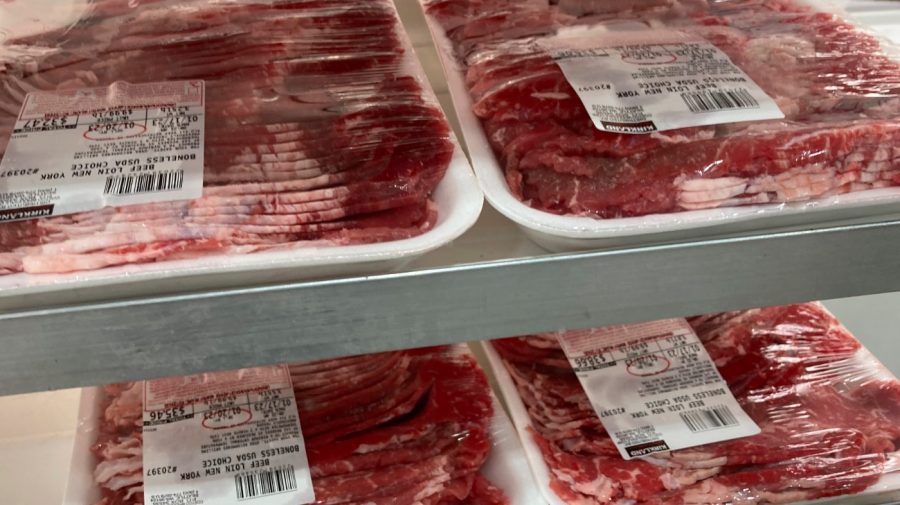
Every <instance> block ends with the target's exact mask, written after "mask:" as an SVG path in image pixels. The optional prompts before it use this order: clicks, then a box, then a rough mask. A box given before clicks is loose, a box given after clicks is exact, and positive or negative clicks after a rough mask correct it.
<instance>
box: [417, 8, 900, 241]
mask: <svg viewBox="0 0 900 505" xmlns="http://www.w3.org/2000/svg"><path fill="white" fill-rule="evenodd" d="M424 4H425V7H426V12H427V13H429V15H430V18H431V22H432V28H433V32H435V33H436V39H437V40H438V42H439V45H443V44H444V43H446V44H448V45H449V47H444V48H443V49H444V52H445V53H448V52H450V51H452V52H453V53H454V56H450V55H448V54H445V58H447V61H445V69H447V71H448V74H451V73H457V72H458V73H459V74H460V75H458V76H451V75H448V80H449V81H450V84H451V91H454V95H455V96H454V98H455V99H458V101H460V102H461V104H460V105H459V108H460V109H469V110H459V111H458V112H459V113H460V117H461V121H462V122H463V131H464V132H465V133H466V136H467V143H468V144H469V145H471V146H473V147H472V149H473V164H474V165H475V168H476V172H477V173H478V175H479V178H480V179H481V182H482V186H483V188H484V189H485V192H486V196H487V197H488V199H489V200H490V201H491V203H492V204H494V205H495V206H496V207H498V209H500V210H501V211H502V212H503V213H504V214H505V215H507V216H508V217H511V218H512V219H514V220H516V221H517V222H518V223H520V224H522V225H523V226H525V227H527V228H529V229H530V230H531V231H532V232H537V233H538V234H548V235H553V236H556V237H565V238H566V239H599V238H605V239H612V238H621V237H628V236H635V235H640V234H644V235H649V234H659V233H665V232H681V233H680V234H679V236H680V237H683V236H685V235H686V234H688V233H694V234H700V233H701V232H702V231H701V230H702V229H708V228H711V227H716V226H718V227H719V228H720V230H721V228H722V227H723V226H727V225H728V224H733V223H738V222H745V221H750V220H757V221H758V222H759V224H757V226H759V225H760V224H761V225H765V224H769V225H772V224H780V225H783V224H797V223H799V222H803V221H806V222H810V221H813V220H817V219H818V220H821V219H825V218H828V217H830V218H835V217H837V218H845V217H856V216H858V215H859V214H860V213H859V212H856V213H855V214H854V213H853V210H858V208H859V207H864V206H869V208H870V212H884V207H882V208H880V209H878V208H875V206H876V205H882V206H884V204H886V202H889V201H893V202H896V198H897V195H898V192H897V191H896V190H895V189H893V188H892V187H893V186H896V185H897V182H896V181H895V172H896V170H897V166H898V158H897V153H896V152H895V151H896V150H895V149H892V148H890V147H888V146H891V145H893V144H896V143H897V136H898V123H897V112H898V110H900V109H898V107H900V106H898V103H900V101H898V100H900V99H898V96H900V66H898V64H897V63H896V58H895V56H896V55H895V54H888V53H893V52H894V51H895V50H894V49H893V48H890V47H885V46H883V45H882V44H881V43H880V42H879V41H878V40H877V39H876V38H875V37H873V36H871V35H869V34H867V33H866V32H864V31H863V30H860V29H858V28H856V27H854V26H852V25H850V24H848V23H847V22H845V21H843V20H842V19H840V18H839V17H838V16H836V15H834V14H830V13H824V12H818V11H814V10H811V8H810V7H808V6H807V4H805V3H803V2H801V1H793V0H785V1H777V2H758V1H750V0H746V1H745V0H740V1H738V0H734V1H726V2H702V1H697V2H694V1H682V2H675V1H659V2H657V1H651V2H559V5H548V4H547V2H528V3H527V4H522V5H512V4H511V3H509V2H503V1H501V0H497V1H484V2H471V1H470V2H466V1H453V0H448V1H432V2H427V1H426V2H424ZM476 4H477V5H476ZM815 5H816V7H822V5H820V4H818V3H817V4H815ZM588 28H591V29H593V30H594V31H595V33H599V32H604V33H608V32H610V31H614V32H621V33H628V34H630V35H634V36H636V37H637V38H638V39H640V38H641V37H642V36H644V35H646V42H647V43H650V42H652V41H653V40H654V37H655V36H656V34H657V33H659V32H660V31H661V30H674V31H677V32H679V33H682V34H690V35H691V36H698V37H700V38H702V39H704V40H706V41H709V42H711V43H712V44H714V45H715V46H716V47H718V48H719V49H720V50H721V51H723V52H724V53H725V54H726V55H727V56H728V57H729V58H730V59H731V61H732V62H733V63H734V64H735V65H736V66H737V67H739V68H741V69H742V70H743V71H744V72H745V73H746V74H747V75H748V76H749V77H750V78H751V79H752V80H753V81H754V82H755V83H756V84H757V85H759V87H760V88H761V89H762V90H763V91H765V93H766V94H767V95H768V96H769V97H771V98H772V99H773V100H774V102H775V103H776V104H777V105H778V106H779V108H780V109H781V111H782V112H783V113H784V115H785V118H784V119H778V120H766V121H747V122H743V121H738V122H731V123H725V124H719V125H709V126H696V127H689V128H680V129H674V130H666V131H657V132H653V133H649V134H621V133H610V132H606V131H600V130H598V129H597V128H595V126H594V124H593V123H592V121H591V118H590V116H589V114H588V112H587V111H586V110H585V106H584V105H583V104H582V103H581V101H580V100H579V96H578V94H577V93H576V91H575V90H574V89H573V87H572V86H571V85H570V84H569V82H568V81H567V80H566V77H565V76H564V74H563V71H562V70H561V69H560V67H559V66H558V65H557V64H556V63H555V62H554V61H553V60H552V59H551V57H550V55H549V54H548V53H547V51H545V50H544V49H543V48H542V46H541V45H540V43H541V42H542V41H548V40H550V41H552V40H557V41H558V40H560V39H562V38H564V37H569V36H571V35H572V34H573V33H579V34H581V35H582V36H584V35H585V34H589V33H591V32H590V31H588V30H587V29H588ZM451 60H452V61H451ZM598 80H602V79H598ZM455 85H458V86H460V87H464V88H465V91H462V90H454V86H455ZM462 93H465V94H466V95H468V96H467V97H466V98H465V99H462V100H459V98H460V97H459V96H458V95H460V94H462ZM467 115H474V117H475V118H477V119H474V118H473V119H472V120H469V119H467V118H466V117H465V116H467ZM467 123H468V124H467ZM467 126H468V128H467ZM476 128H477V129H478V130H482V131H480V132H475V131H473V130H474V129H476ZM470 137H472V138H470ZM481 149H484V150H486V151H488V153H487V154H486V153H484V152H480V150H481ZM488 157H490V158H491V159H484V160H481V159H479V158H488ZM480 164H486V165H493V167H490V166H488V167H487V168H485V167H484V166H479V165H480ZM494 170H500V171H502V173H501V174H494V173H492V172H493V171H494ZM500 181H503V182H500ZM501 185H502V187H500V186H501ZM879 188H890V189H879ZM859 192H864V193H863V194H862V195H859ZM520 202H521V203H524V204H525V205H527V206H529V207H530V208H531V209H537V210H540V211H542V213H544V214H547V215H544V216H542V215H540V213H535V212H530V209H529V208H527V207H525V206H524V205H519V203H520ZM841 210H843V211H846V212H844V213H841V212H840V211H841ZM800 214H805V215H804V216H802V217H793V216H798V215H800ZM828 214H830V215H828ZM583 218H587V219H583ZM761 218H769V219H768V222H764V221H761ZM591 220H600V221H601V222H600V223H592V222H591ZM748 227H749V226H747V225H744V229H746V228H748ZM542 243H544V244H547V245H549V246H550V247H552V248H553V249H568V248H574V247H575V246H573V244H572V241H569V243H560V242H557V243H553V242H551V241H550V239H547V240H544V241H542ZM584 245H586V244H582V246H584ZM592 245H599V244H598V243H594V244H592Z"/></svg>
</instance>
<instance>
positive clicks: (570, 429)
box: [493, 304, 900, 505]
mask: <svg viewBox="0 0 900 505" xmlns="http://www.w3.org/2000/svg"><path fill="white" fill-rule="evenodd" d="M688 322H689V323H690V325H691V326H692V327H693V328H694V330H695V331H696V333H697V335H698V336H699V337H700V340H701V341H702V342H703V345H704V346H705V348H706V350H707V351H708V353H709V355H710V357H711V358H712V360H713V362H714V363H715V365H716V367H717V368H718V369H719V372H720V373H721V375H722V377H723V378H724V380H725V381H726V382H727V384H728V386H729V388H730V389H731V391H732V393H733V394H734V396H735V398H736V399H737V401H738V402H739V404H740V405H741V407H742V408H743V409H744V411H745V412H746V413H747V414H748V415H749V416H750V417H751V418H752V419H753V420H754V421H755V422H756V424H757V425H758V426H759V428H760V429H761V433H759V434H758V435H753V436H749V437H744V438H736V439H732V440H728V441H723V442H718V443H713V444H707V445H701V446H697V447H693V448H687V449H680V450H674V451H668V452H660V453H654V454H652V455H650V456H647V457H643V458H636V459H631V460H627V461H626V460H624V459H623V458H622V457H621V456H620V455H619V452H618V450H617V449H616V447H615V446H614V444H613V441H612V439H611V438H610V437H609V436H608V435H607V433H606V431H605V430H604V428H603V425H602V424H601V423H600V420H599V418H598V417H597V414H596V413H595V411H594V409H593V408H592V405H591V402H590V401H589V400H588V397H587V396H586V395H585V393H584V390H583V389H582V386H581V384H580V383H579V380H578V378H577V377H576V375H575V373H574V372H573V371H572V368H571V367H570V366H569V362H568V361H567V359H566V356H565V354H564V353H563V351H562V350H561V348H560V346H559V344H558V341H557V339H556V336H555V335H552V334H548V335H538V336H527V337H521V338H509V339H503V340H497V341H494V342H493V347H494V349H495V350H496V351H497V352H498V354H499V355H500V357H501V360H502V361H503V363H504V365H505V368H506V369H507V370H508V371H509V374H510V376H511V377H512V380H513V382H514V383H515V388H516V389H517V390H518V395H519V397H520V398H521V400H522V402H523V404H524V406H525V408H526V409H527V412H528V417H529V418H530V426H529V427H528V428H527V430H528V433H527V434H524V433H523V436H527V437H532V438H533V441H534V442H535V443H536V444H537V446H539V448H540V452H541V453H542V455H543V459H544V461H545V463H546V465H547V467H549V472H548V473H549V474H550V480H551V481H550V482H549V483H548V484H546V485H549V487H550V488H551V489H552V491H553V492H554V493H555V494H556V495H557V496H558V497H559V498H560V499H561V500H562V501H563V502H565V503H578V504H588V503H595V504H599V503H618V504H625V503H627V504H632V505H635V504H660V505H662V504H667V505H679V504H696V505H700V504H704V505H706V504H716V505H719V504H722V505H724V504H730V503H734V504H737V503H741V504H767V503H787V502H794V501H800V500H810V499H815V498H821V497H830V496H838V495H847V494H853V493H859V492H861V491H863V490H865V489H867V488H869V487H870V486H872V485H873V484H875V483H876V482H878V481H879V479H880V478H882V476H883V475H884V474H887V473H890V472H895V471H897V469H898V468H900V467H898V466H897V457H898V453H897V451H898V449H900V382H898V381H897V380H896V379H893V378H886V377H889V375H884V374H879V373H878V372H875V370H874V369H875V366H874V365H873V364H872V363H868V362H867V363H861V362H859V361H857V360H856V359H857V358H858V356H857V352H858V351H859V350H860V347H861V346H860V343H859V342H858V341H857V340H856V339H855V338H854V337H853V336H851V335H850V334H849V333H848V332H847V330H846V329H844V328H843V327H842V326H841V324H840V323H839V322H838V321H837V320H836V319H835V318H834V317H833V316H831V315H830V314H829V313H828V312H826V311H825V310H824V309H823V308H822V307H821V306H820V305H818V304H801V305H789V306H781V307H770V308H764V309H755V310H747V311H740V312H727V313H721V314H714V315H710V316H701V317H694V318H689V320H688Z"/></svg>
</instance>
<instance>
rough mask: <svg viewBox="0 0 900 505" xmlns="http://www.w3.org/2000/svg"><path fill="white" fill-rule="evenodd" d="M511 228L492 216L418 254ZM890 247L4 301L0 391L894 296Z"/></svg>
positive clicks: (568, 257)
mask: <svg viewBox="0 0 900 505" xmlns="http://www.w3.org/2000/svg"><path fill="white" fill-rule="evenodd" d="M494 218H496V219H497V220H498V222H497V223H491V220H492V219H494ZM495 226H499V227H500V228H496V227H495ZM509 228H512V229H509ZM517 233H518V232H517V231H516V230H515V229H514V227H512V225H506V224H505V223H503V222H502V221H499V217H497V216H494V215H493V214H488V215H487V216H486V217H485V219H483V222H482V223H480V224H479V228H478V229H476V230H474V231H473V232H472V233H470V234H469V235H467V236H466V238H464V239H462V240H461V241H460V242H461V243H459V244H457V245H456V247H455V250H454V249H453V248H451V249H450V250H448V251H442V252H441V253H440V254H438V255H437V256H433V257H429V258H426V259H425V260H423V263H424V264H428V263H429V262H430V263H441V261H442V259H443V258H442V257H441V256H442V255H443V256H446V257H452V258H456V259H457V260H459V258H464V257H465V256H466V255H467V254H475V251H481V252H480V253H478V254H484V252H485V251H490V250H491V249H486V248H483V247H482V245H480V242H481V241H484V240H488V241H489V243H493V244H505V245H506V247H509V248H512V249H528V248H529V247H531V246H529V245H527V243H525V242H522V241H524V238H521V237H518V236H517ZM504 237H505V238H506V240H503V238H504ZM520 238H521V241H520ZM494 250H495V251H497V250H496V249H494ZM898 250H900V220H895V221H890V222H884V223H873V224H860V225H848V226H838V227H830V228H821V229H815V230H805V231H791V232H782V233H772V234H766V235H757V236H750V237H734V238H727V239H716V240H705V241H699V242H693V243H685V244H671V245H662V246H650V247H640V248H632V249H625V250H613V251H604V252H588V253H578V254H562V255H544V256H533V257H513V258H507V259H501V260H495V261H486V262H480V263H464V264H455V265H451V266H437V267H435V266H432V267H429V268H424V269H420V270H413V271H408V272H403V273H395V274H387V275H377V276H369V277H361V278H349V279H336V280H326V281H317V282H303V283H295V284H285V285H277V286H263V287H255V288H249V289H234V290H223V291H208V292H201V293H192V294H180V295H172V296H161V297H155V298H144V299H135V300H128V301H119V302H111V303H99V304H86V305H82V306H73V307H60V308H51V309H44V310H37V311H24V312H11V313H6V314H3V315H0V349H2V353H0V394H11V393H22V392H29V391H38V390H45V389H54V388H63V387H71V386H79V385H89V384H103V383H108V382H116V381H123V380H132V379H138V378H150V377H161V376H169V375H180V374H187V373H196V372H202V371H209V370H221V369H230V368H239V367H245V366H254V365H261V364H270V363H279V362H288V361H299V360H308V359H318V358H328V357H334V356H340V355H347V354H357V353H367V352H376V351H383V350H388V349H397V348H407V347H417V346H426V345H434V344H441V343H448V342H460V341H469V340H478V339H485V338H496V337H503V336H508V335H516V334H522V333H529V332H538V331H550V330H556V329H560V328H579V327H588V326H597V325H605V324H614V323H624V322H634V321H642V320H647V319H650V318H663V317H672V316H683V315H688V314H695V313H703V312H712V311H718V310H727V309H735V308H743V307H753V306H761V305H770V304H779V303H788V302H793V301H801V300H810V299H820V298H838V297H847V296H855V295H861V294H871V293H882V292H888V291H900V275H898V272H900V255H897V254H896V251H898ZM503 252H509V251H502V250H501V251H500V254H502V253H503ZM488 259H489V258H488Z"/></svg>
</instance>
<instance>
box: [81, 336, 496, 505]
mask: <svg viewBox="0 0 900 505" xmlns="http://www.w3.org/2000/svg"><path fill="white" fill-rule="evenodd" d="M288 368H289V370H290V377H291V381H292V383H293V389H294V395H295V397H296V401H297V408H298V410H299V415H300V425H301V429H302V434H303V441H304V443H305V446H306V454H307V458H308V462H309V468H310V472H311V476H312V485H313V488H314V491H315V503H320V504H340V503H360V504H361V503H380V504H397V505H408V504H413V503H421V504H453V503H466V504H472V505H476V504H477V505H497V504H504V503H509V499H508V498H507V495H506V494H505V492H504V491H502V490H500V489H499V488H497V487H496V486H495V485H494V483H492V482H491V481H489V480H488V479H486V478H485V477H484V476H482V474H481V473H480V471H481V470H482V469H483V466H484V464H485V461H486V460H487V459H488V457H489V455H490V453H491V450H492V445H493V444H494V442H495V441H496V438H495V437H497V436H498V433H496V432H495V430H494V428H493V427H492V420H493V419H494V416H495V411H494V403H495V400H494V397H493V395H492V394H491V392H490V388H489V386H488V382H487V379H486V377H485V375H484V372H483V371H482V370H481V368H479V366H478V364H477V363H476V362H475V360H474V358H473V357H472V355H471V354H470V353H469V351H468V349H467V348H465V347H464V346H462V347H460V346H451V347H437V348H427V349H418V350H410V351H400V352H388V353H381V354H371V355H364V356H355V357H347V358H339V359H332V360H325V361H315V362H308V363H302V364H293V365H289V367H288ZM199 386H202V383H200V384H199ZM144 394H145V389H144V383H142V382H134V383H126V384H116V385H110V386H106V387H104V398H103V400H102V402H101V404H102V408H101V409H100V419H99V425H98V427H97V428H96V429H94V430H93V433H94V434H95V436H96V440H95V443H94V445H93V447H92V448H91V451H92V452H93V454H94V455H95V456H96V468H95V469H94V471H93V479H94V481H95V482H96V485H97V486H99V487H100V489H101V491H102V499H100V501H99V502H98V505H125V504H134V505H140V504H142V503H144V487H143V483H144V478H145V477H144V475H145V474H144V470H145V468H144V467H143V460H142V455H143V453H144V441H145V437H144V436H142V432H143V428H142V427H143V425H144V423H143V412H142V404H143V402H144ZM500 414H501V415H502V413H500ZM499 436H504V435H502V434H500V435H499ZM182 471H184V470H182ZM230 481H231V479H230V478H228V479H223V480H222V481H221V487H222V488H223V489H224V488H229V493H228V495H229V496H233V495H234V491H233V490H231V489H230V487H229V486H233V484H232V483H231V482H230ZM75 498H76V499H79V497H75ZM80 499H83V497H82V498H80Z"/></svg>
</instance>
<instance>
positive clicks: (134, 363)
mask: <svg viewBox="0 0 900 505" xmlns="http://www.w3.org/2000/svg"><path fill="white" fill-rule="evenodd" d="M397 4H398V7H399V10H400V13H401V16H402V18H403V22H404V24H405V27H406V29H407V31H408V33H409V36H410V40H411V44H412V46H413V47H414V49H415V53H416V55H417V56H418V58H419V60H420V61H421V63H422V65H423V67H424V68H425V71H426V73H427V76H428V79H429V80H430V82H431V84H432V87H433V89H434V92H435V95H436V96H437V98H438V100H440V102H441V104H442V107H443V110H444V112H445V113H446V114H447V116H448V117H449V118H450V120H451V123H453V125H454V127H456V128H457V131H459V130H458V123H457V121H456V120H455V113H454V107H453V105H452V103H451V99H450V95H449V90H448V86H447V83H446V80H445V79H444V76H443V72H442V68H441V63H440V59H439V58H438V56H437V52H436V50H435V47H434V44H433V42H432V39H431V35H430V33H429V31H428V28H427V26H426V24H425V21H424V17H423V15H422V12H421V10H420V7H419V5H418V2H416V1H414V0H397ZM843 4H844V5H842V7H845V8H847V9H848V10H849V11H850V12H851V13H852V14H853V15H854V16H855V19H856V20H857V21H858V22H860V23H864V24H865V25H867V26H868V27H870V28H871V29H872V30H874V31H877V32H879V33H880V34H881V35H882V36H884V37H894V38H898V37H900V9H898V6H897V5H894V4H893V3H892V2H886V1H877V0H873V1H848V2H843ZM0 10H2V7H0ZM897 42H898V43H900V39H897ZM460 231H461V230H460ZM898 249H900V214H896V213H892V214H879V215H878V216H863V217H856V216H854V217H853V218H849V219H842V220H840V221H829V222H826V223H817V224H810V225H803V226H791V227H787V226H785V227H780V228H777V229H766V230H764V231H759V230H755V231H736V232H734V233H728V234H724V235H716V236H713V237H703V238H693V239H679V238H677V237H670V238H668V239H667V240H666V241H664V242H663V243H652V244H646V245H631V246H619V247H613V248H608V249H604V250H596V251H582V252H569V253H561V254H560V253H556V254H555V253H550V252H548V251H546V250H544V249H542V248H541V247H540V246H538V245H536V244H535V243H534V242H532V241H531V240H530V239H529V237H528V236H527V235H526V234H525V233H524V232H523V231H522V230H521V229H520V228H518V227H517V226H516V225H515V224H513V223H512V222H510V221H508V220H507V219H505V218H504V217H503V216H502V215H501V214H500V213H498V212H497V211H495V210H493V209H492V208H490V207H489V206H485V208H484V209H483V210H482V213H481V216H480V217H479V219H478V221H477V222H476V223H475V225H474V226H473V227H472V228H471V229H470V230H469V231H468V232H466V233H465V234H463V235H461V236H460V237H459V238H456V239H455V240H453V241H452V242H449V243H447V244H446V245H444V246H443V247H441V248H439V249H437V250H434V251H431V252H428V253H426V254H424V255H423V256H421V257H420V258H418V259H415V260H413V261H412V262H411V263H408V264H406V265H405V266H403V267H402V268H401V269H400V270H399V271H397V272H393V273H381V274H371V275H365V276H359V275H357V274H358V272H345V274H344V275H340V273H339V272H326V273H324V274H322V275H319V276H317V278H315V279H313V280H301V279H287V280H286V279H285V278H283V277H279V276H271V277H269V278H266V279H265V280H264V281H262V282H261V281H258V280H257V281H254V279H253V278H252V276H248V277H244V278H242V279H241V285H240V286H239V287H235V286H221V285H204V284H203V283H197V284H195V285H192V286H190V287H184V286H177V285H174V284H169V285H168V286H165V287H164V288H162V289H157V290H155V291H153V290H150V291H142V290H134V289H132V288H129V287H127V286H123V287H118V288H117V287H111V288H109V289H108V290H106V291H105V292H104V293H103V295H102V296H98V295H97V294H96V293H94V294H91V295H90V298H89V299H88V300H89V301H84V300H85V298H79V297H78V295H77V293H76V294H75V296H74V297H73V296H70V295H68V294H67V295H66V296H65V297H62V298H60V297H54V296H51V295H46V294H42V293H34V294H23V295H22V296H18V297H16V298H14V299H11V300H10V302H9V303H8V304H7V306H6V308H4V309H3V310H2V311H0V350H2V352H0V394H3V395H6V396H3V397H0V411H2V412H4V414H3V415H2V416H0V455H2V457H0V489H4V492H5V493H6V497H7V499H8V500H10V501H9V503H15V504H22V505H30V504H32V503H34V504H38V503H40V504H45V503H61V502H62V499H63V491H64V487H65V482H66V480H67V479H68V476H69V472H70V469H69V464H70V456H71V450H72V444H73V441H74V438H75V433H76V431H77V428H76V424H77V412H78V404H79V399H80V396H81V393H80V390H78V389H66V388H79V387H83V386H96V385H101V384H107V383H112V382H120V381H130V380H140V379H149V378H158V377H167V376H173V375H184V374H191V373H199V372H205V371H213V370H226V369H233V368H239V367H249V366H258V365H267V364H273V363H283V362H290V361H301V360H310V359H324V358H333V357H340V356H348V355H356V354H362V353H371V352H380V351H387V350H395V349H406V348H413V347H421V346H426V345H437V344H448V343H455V342H468V341H477V340H485V339H491V338H500V337H506V336H510V335H519V334H530V333H537V332H545V331H556V330H559V329H563V328H585V327H591V326H601V325H609V324H619V323H630V322H640V321H646V320H650V319H661V318H667V317H683V316H687V315H692V314H699V313H711V312H716V311H723V310H732V309H739V308H747V307H757V306H763V305H775V304H783V303H791V302H800V301H807V300H812V299H822V300H828V301H826V302H825V304H826V306H828V307H829V308H830V309H831V310H832V311H833V312H834V313H835V314H836V315H837V316H838V317H839V319H841V320H842V321H843V322H844V323H845V324H846V325H847V326H848V327H849V328H850V329H851V331H853V332H854V333H855V334H856V335H857V337H858V338H860V340H861V341H862V342H863V343H864V344H865V345H866V346H867V347H868V348H869V349H870V350H872V352H873V354H874V355H875V356H876V357H878V358H879V359H880V360H881V361H882V362H884V364H885V365H886V366H887V368H888V369H890V370H891V371H892V372H893V373H894V374H895V375H896V374H900V353H898V352H897V351H898V349H900V346H898V344H897V343H896V342H897V340H896V338H895V335H894V334H893V333H894V332H895V328H896V326H897V325H896V324H895V323H896V322H897V321H895V320H896V319H897V317H898V316H897V314H898V311H897V307H898V306H900V295H898V294H896V292H900V259H898V257H897V255H896V251H897V250H898ZM199 349H204V350H205V351H203V352H198V350H199ZM48 390H54V391H49V392H48ZM884 500H885V501H884V502H880V503H889V501H888V500H900V496H891V497H884ZM839 503H852V502H850V501H843V502H839Z"/></svg>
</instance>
